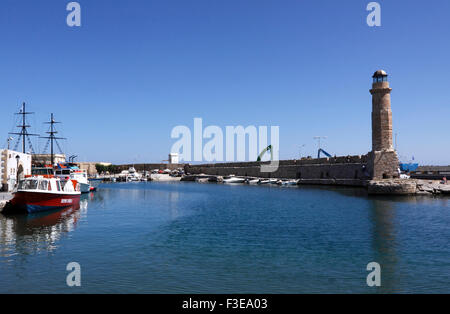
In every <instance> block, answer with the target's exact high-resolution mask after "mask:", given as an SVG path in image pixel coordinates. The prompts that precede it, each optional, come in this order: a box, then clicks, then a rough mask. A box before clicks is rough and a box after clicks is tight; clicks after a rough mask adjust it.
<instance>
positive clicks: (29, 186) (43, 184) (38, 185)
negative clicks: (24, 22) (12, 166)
mask: <svg viewBox="0 0 450 314" xmlns="http://www.w3.org/2000/svg"><path fill="white" fill-rule="evenodd" d="M18 190H42V191H48V190H49V182H48V180H37V179H31V180H23V181H20V183H19V187H18Z"/></svg>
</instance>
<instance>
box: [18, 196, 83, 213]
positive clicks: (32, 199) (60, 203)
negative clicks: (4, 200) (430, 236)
mask: <svg viewBox="0 0 450 314" xmlns="http://www.w3.org/2000/svg"><path fill="white" fill-rule="evenodd" d="M10 205H11V206H10V211H11V212H15V213H16V212H17V213H29V214H33V213H39V212H44V211H49V210H56V209H63V208H67V207H71V206H79V205H80V194H58V193H40V192H21V191H19V192H17V193H16V194H14V198H13V199H12V200H11V202H10Z"/></svg>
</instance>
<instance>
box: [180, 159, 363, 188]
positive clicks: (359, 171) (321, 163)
mask: <svg viewBox="0 0 450 314" xmlns="http://www.w3.org/2000/svg"><path fill="white" fill-rule="evenodd" d="M367 163H368V157H367V155H363V156H345V157H333V158H320V159H306V158H304V159H302V160H281V161H280V162H279V166H278V170H277V171H275V172H261V166H262V165H263V164H267V163H261V162H241V163H218V164H205V165H186V166H185V171H186V173H190V174H207V175H219V176H227V175H232V174H233V175H236V176H249V177H260V178H282V179H301V180H302V181H304V182H311V183H313V182H314V184H333V182H337V181H339V180H340V181H341V182H342V183H343V184H345V182H348V183H349V185H362V184H363V183H362V181H364V182H365V181H366V180H368V179H370V174H369V173H368V171H367ZM311 180H312V181H311ZM342 180H344V181H342ZM322 182H323V183H322Z"/></svg>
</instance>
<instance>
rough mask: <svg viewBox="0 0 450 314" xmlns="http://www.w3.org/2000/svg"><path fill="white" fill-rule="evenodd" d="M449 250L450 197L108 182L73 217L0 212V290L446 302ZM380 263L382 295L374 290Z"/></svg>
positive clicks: (71, 213) (85, 198)
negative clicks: (415, 297)
mask: <svg viewBox="0 0 450 314" xmlns="http://www.w3.org/2000/svg"><path fill="white" fill-rule="evenodd" d="M449 242H450V198H427V197H397V198H380V197H376V198H375V197H367V196H366V195H365V192H364V191H362V190H358V189H355V190H354V189H347V188H342V189H341V188H339V189H329V188H327V189H325V188H308V187H299V188H297V187H294V188H280V187H277V186H272V187H269V186H263V187H258V186H244V185H239V186H227V185H218V184H196V183H167V184H165V183H150V182H149V183H124V184H105V185H102V186H101V189H100V190H99V191H98V192H96V193H94V194H91V195H87V196H83V199H82V206H81V208H80V209H79V210H76V211H71V210H69V211H64V212H59V213H50V214H44V215H38V216H17V217H12V218H9V217H8V218H6V217H4V216H2V215H1V214H0V292H2V293H17V292H20V293H61V292H62V293H72V292H76V293H334V292H337V293H387V292H395V293H437V292H440V293H450V245H449V244H450V243H449ZM374 261H375V262H378V263H379V264H380V265H381V267H382V274H381V280H382V287H380V288H370V287H368V286H367V284H366V277H367V275H368V274H369V272H368V271H367V270H366V267H367V264H368V263H370V262H374ZM70 262H78V263H79V264H80V265H81V280H82V286H81V287H79V288H69V287H68V286H67V285H66V276H67V275H68V273H69V272H68V271H66V266H67V264H68V263H70Z"/></svg>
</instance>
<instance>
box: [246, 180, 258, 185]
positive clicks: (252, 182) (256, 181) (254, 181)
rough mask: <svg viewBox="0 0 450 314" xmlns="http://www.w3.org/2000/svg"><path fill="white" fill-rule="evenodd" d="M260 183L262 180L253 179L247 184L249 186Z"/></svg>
mask: <svg viewBox="0 0 450 314" xmlns="http://www.w3.org/2000/svg"><path fill="white" fill-rule="evenodd" d="M259 181H261V180H260V179H251V180H248V181H247V183H248V184H258V183H259Z"/></svg>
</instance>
